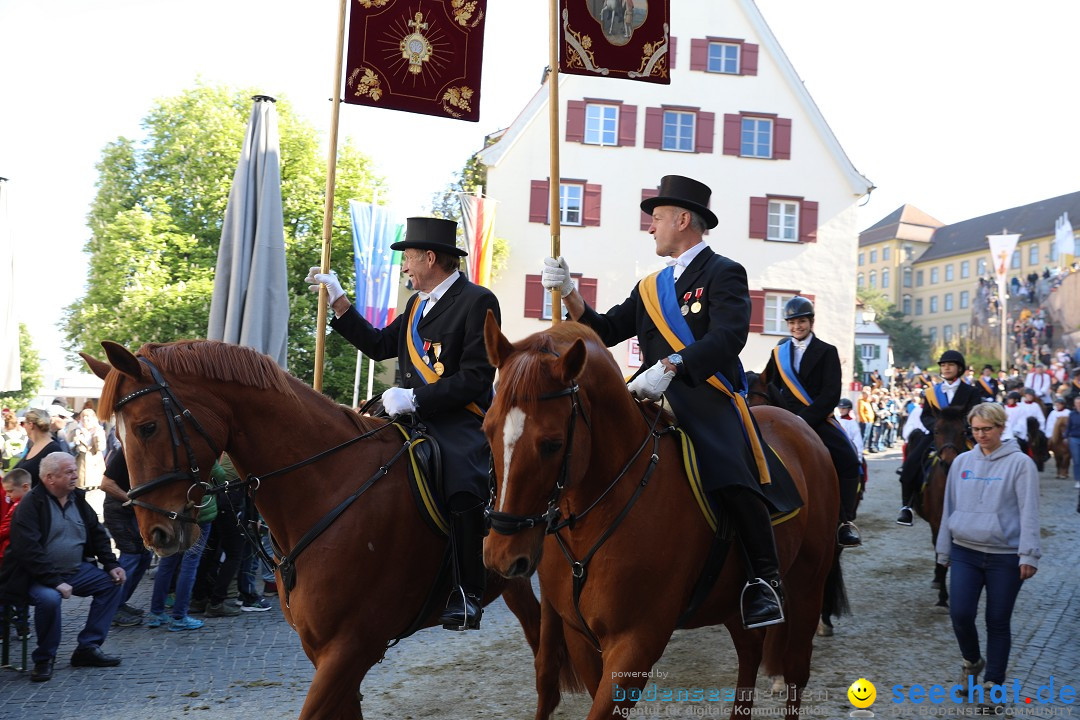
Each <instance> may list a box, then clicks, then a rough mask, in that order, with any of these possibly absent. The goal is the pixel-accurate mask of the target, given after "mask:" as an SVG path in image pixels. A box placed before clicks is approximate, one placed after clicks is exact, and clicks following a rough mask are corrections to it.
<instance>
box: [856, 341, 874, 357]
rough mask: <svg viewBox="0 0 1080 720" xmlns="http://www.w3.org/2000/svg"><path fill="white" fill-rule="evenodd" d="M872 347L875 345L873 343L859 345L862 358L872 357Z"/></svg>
mask: <svg viewBox="0 0 1080 720" xmlns="http://www.w3.org/2000/svg"><path fill="white" fill-rule="evenodd" d="M874 347H876V346H875V345H874V344H873V343H863V344H862V345H860V346H859V355H860V356H861V357H862V359H863V360H873V359H874Z"/></svg>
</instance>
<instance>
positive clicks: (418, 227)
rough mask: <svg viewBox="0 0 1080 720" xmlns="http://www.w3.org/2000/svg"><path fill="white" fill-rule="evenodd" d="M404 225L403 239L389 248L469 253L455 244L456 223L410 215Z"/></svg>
mask: <svg viewBox="0 0 1080 720" xmlns="http://www.w3.org/2000/svg"><path fill="white" fill-rule="evenodd" d="M407 223H408V224H407V225H406V226H405V239H404V240H402V241H401V242H396V243H394V244H393V245H391V246H390V249H391V250H407V249H408V248H416V249H418V250H432V251H434V252H439V253H446V254H447V255H455V256H457V257H464V256H465V255H468V254H469V253H468V252H466V251H465V250H463V249H461V248H459V247H458V246H457V223H456V222H454V221H453V220H443V219H442V218H433V217H411V218H409V219H408V221H407Z"/></svg>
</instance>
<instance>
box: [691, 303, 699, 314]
mask: <svg viewBox="0 0 1080 720" xmlns="http://www.w3.org/2000/svg"><path fill="white" fill-rule="evenodd" d="M690 312H692V313H699V312H701V303H699V302H697V301H694V304H693V305H691V306H690Z"/></svg>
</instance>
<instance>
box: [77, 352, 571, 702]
mask: <svg viewBox="0 0 1080 720" xmlns="http://www.w3.org/2000/svg"><path fill="white" fill-rule="evenodd" d="M103 346H104V347H105V352H106V354H107V355H108V359H109V363H111V365H110V364H106V363H104V362H101V361H98V360H95V359H94V358H91V357H89V356H87V355H83V358H84V359H85V360H86V362H87V364H88V365H89V366H90V367H91V369H92V370H93V371H94V373H95V374H97V375H98V377H101V378H103V379H104V380H105V386H104V389H103V391H102V395H101V407H103V408H106V409H110V410H111V409H113V408H114V407H115V409H116V416H117V431H118V434H119V436H120V438H121V440H122V442H123V444H124V454H125V455H126V456H127V460H128V465H129V467H130V469H131V486H132V492H131V493H130V494H131V495H132V497H133V502H132V504H133V505H135V513H136V515H137V516H138V520H139V527H140V528H141V531H142V537H143V540H144V542H145V543H146V545H147V546H148V547H152V548H153V549H155V550H156V551H157V552H158V553H159V554H161V555H168V554H170V553H175V552H182V551H183V550H185V549H187V548H188V547H190V546H191V544H192V542H193V541H194V540H195V539H196V533H197V532H198V531H197V529H196V528H197V526H195V525H194V524H193V523H192V522H191V518H193V517H194V514H195V513H196V512H197V509H196V507H197V505H198V504H199V503H200V502H201V501H202V498H203V494H204V490H205V489H206V488H208V487H209V486H208V485H205V484H204V483H206V482H207V481H208V475H209V471H210V468H211V466H212V465H213V464H214V461H215V459H216V458H217V457H218V454H219V453H220V452H222V451H224V452H227V453H228V454H229V456H230V457H231V458H232V459H233V461H234V464H235V465H236V468H237V470H238V471H240V475H241V477H246V478H247V480H245V481H243V482H244V483H245V484H246V485H247V488H248V491H249V493H251V494H252V495H253V496H254V499H255V504H256V506H257V507H258V510H259V512H260V513H261V515H262V517H263V518H264V520H265V521H266V523H267V525H268V526H269V528H270V532H271V534H272V536H273V538H274V541H275V542H276V545H277V547H278V548H279V549H280V552H281V553H282V554H283V555H284V557H278V558H275V560H276V561H277V565H278V567H277V571H278V572H277V584H278V592H279V595H280V598H281V608H282V611H283V612H284V614H285V619H286V620H288V622H289V624H290V625H292V626H293V627H294V628H295V629H296V631H297V633H298V634H299V635H300V642H301V643H302V645H303V648H304V652H305V653H306V654H307V656H308V658H309V659H310V660H311V662H312V664H313V665H314V666H315V677H314V679H313V680H312V683H311V687H310V689H309V691H308V695H307V699H306V701H305V702H304V706H303V710H302V712H301V714H300V717H301V718H302V719H305V720H306V719H309V718H310V719H314V718H326V719H327V720H340V719H341V718H361V717H363V715H362V711H361V700H362V696H361V695H360V693H359V690H360V684H361V682H362V681H363V679H364V676H365V675H366V673H367V671H368V670H369V669H370V668H371V666H372V665H374V664H375V663H376V662H379V661H380V660H381V659H382V657H383V655H384V654H385V652H386V649H387V646H388V644H389V643H392V642H393V641H394V640H395V639H397V638H399V637H400V636H403V635H406V634H408V633H409V632H411V631H414V630H416V629H418V628H419V627H426V626H430V625H434V624H435V623H436V621H437V618H438V616H439V613H440V612H441V610H442V603H443V601H444V600H445V598H446V597H447V595H448V594H449V584H448V582H447V581H446V578H445V577H444V576H445V573H444V572H442V568H443V567H444V563H445V558H446V546H447V541H446V539H445V538H444V537H442V536H441V535H439V534H437V533H436V532H435V531H434V530H432V529H429V527H428V526H427V525H426V524H425V523H424V521H423V519H422V517H421V515H420V513H419V512H418V511H417V507H416V505H415V503H414V501H413V498H412V494H411V492H410V490H409V487H408V484H407V475H406V464H407V459H406V461H401V460H400V457H401V453H402V449H403V447H404V441H403V437H402V435H401V433H400V432H399V431H398V430H397V429H395V427H394V426H393V425H389V424H388V423H386V422H385V421H382V420H375V419H372V418H367V417H361V416H360V415H357V414H356V413H355V412H353V411H352V410H350V409H348V408H346V407H344V406H341V405H337V404H336V403H334V402H332V401H331V400H329V399H328V398H326V397H325V396H323V395H321V394H320V393H317V392H315V391H314V390H312V389H311V388H310V387H308V386H306V385H304V384H303V383H301V382H300V381H299V380H297V379H296V378H294V377H292V376H290V375H288V374H287V373H285V372H283V371H282V370H280V369H279V368H278V367H277V365H275V364H274V362H273V361H272V360H271V359H270V358H269V357H267V356H265V355H262V354H261V353H257V352H255V351H254V350H251V349H249V348H245V347H240V346H237V345H227V344H224V343H218V342H210V341H199V340H195V341H183V342H178V343H170V344H165V345H157V344H151V345H144V346H143V347H142V348H141V349H140V350H139V352H138V354H137V355H133V354H132V353H130V352H129V351H128V350H126V349H125V348H123V347H122V346H120V345H117V344H115V343H111V342H106V343H103ZM357 440H359V442H357ZM339 446H340V447H339ZM335 448H337V449H336V450H334V449H335ZM320 451H322V452H320ZM350 498H351V499H352V500H355V502H352V503H351V504H349V501H350ZM335 510H337V512H338V513H339V514H338V515H334V513H335ZM335 518H336V519H335ZM320 528H321V530H320ZM309 541H310V542H309ZM492 578H493V579H492V581H490V582H489V584H488V592H487V594H486V598H485V599H486V601H488V602H490V601H491V600H492V599H494V598H495V597H498V596H499V595H500V594H502V595H503V597H504V598H505V600H506V602H507V605H508V606H509V607H510V609H511V610H512V611H513V612H514V614H515V615H517V616H518V618H519V620H520V621H521V623H522V626H523V627H524V628H525V632H526V637H527V638H528V641H529V644H530V645H531V647H532V649H533V652H534V653H535V652H536V648H537V643H538V640H539V604H538V603H537V601H536V598H535V596H534V595H533V592H532V588H531V587H529V584H528V581H526V580H524V579H516V580H510V581H505V580H503V579H502V578H497V577H496V576H492ZM291 580H295V585H292V584H291V582H290V581H291ZM433 601H434V602H433ZM480 640H481V639H480V638H477V639H476V641H477V642H479V641H480ZM557 650H558V648H553V649H552V650H551V652H556V651H557Z"/></svg>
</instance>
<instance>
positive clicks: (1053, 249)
mask: <svg viewBox="0 0 1080 720" xmlns="http://www.w3.org/2000/svg"><path fill="white" fill-rule="evenodd" d="M1057 259H1058V249H1057V243H1056V242H1052V243H1050V262H1057Z"/></svg>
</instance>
